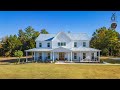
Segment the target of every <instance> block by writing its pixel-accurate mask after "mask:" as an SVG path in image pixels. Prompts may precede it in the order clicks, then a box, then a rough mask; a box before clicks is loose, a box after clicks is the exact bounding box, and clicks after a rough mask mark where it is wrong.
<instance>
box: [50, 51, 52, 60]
mask: <svg viewBox="0 0 120 90" xmlns="http://www.w3.org/2000/svg"><path fill="white" fill-rule="evenodd" d="M50 59H51V60H52V52H50Z"/></svg>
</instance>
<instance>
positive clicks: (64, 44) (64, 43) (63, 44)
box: [58, 42, 66, 46]
mask: <svg viewBox="0 0 120 90" xmlns="http://www.w3.org/2000/svg"><path fill="white" fill-rule="evenodd" d="M58 46H66V42H58Z"/></svg>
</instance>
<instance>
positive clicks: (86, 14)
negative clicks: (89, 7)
mask: <svg viewBox="0 0 120 90" xmlns="http://www.w3.org/2000/svg"><path fill="white" fill-rule="evenodd" d="M113 12H114V11H0V37H3V36H5V35H10V34H18V30H19V29H23V30H24V29H25V28H26V27H28V26H32V27H33V28H34V29H35V30H37V31H40V30H41V29H43V28H45V29H46V30H47V31H48V32H49V33H58V32H59V31H65V32H68V31H71V32H72V33H88V35H89V36H92V34H93V32H94V31H95V30H96V29H98V28H101V27H103V26H105V27H107V28H109V27H110V24H111V21H110V18H111V15H112V13H113ZM116 15H117V21H118V22H117V23H118V26H117V28H116V30H117V31H118V32H120V24H119V23H120V22H119V21H120V17H119V16H120V12H119V11H116Z"/></svg>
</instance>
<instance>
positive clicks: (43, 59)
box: [42, 52, 45, 61]
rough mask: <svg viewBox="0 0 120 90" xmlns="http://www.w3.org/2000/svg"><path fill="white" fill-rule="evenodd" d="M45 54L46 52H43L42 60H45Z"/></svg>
mask: <svg viewBox="0 0 120 90" xmlns="http://www.w3.org/2000/svg"><path fill="white" fill-rule="evenodd" d="M44 57H45V56H44V52H42V61H44V59H45V58H44Z"/></svg>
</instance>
